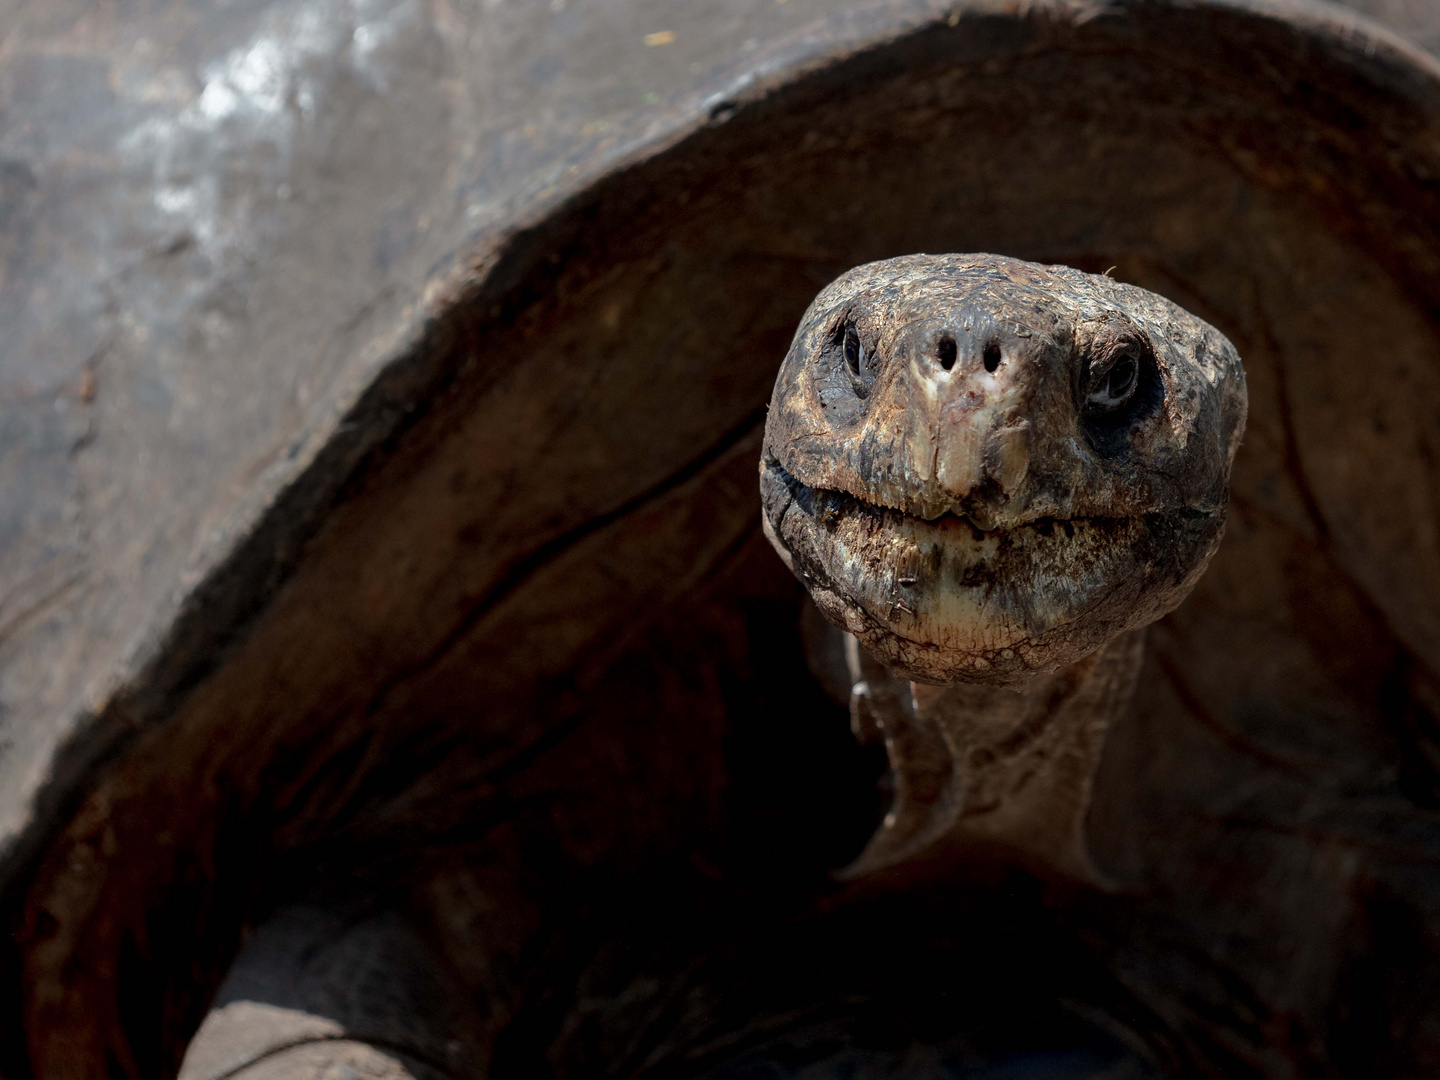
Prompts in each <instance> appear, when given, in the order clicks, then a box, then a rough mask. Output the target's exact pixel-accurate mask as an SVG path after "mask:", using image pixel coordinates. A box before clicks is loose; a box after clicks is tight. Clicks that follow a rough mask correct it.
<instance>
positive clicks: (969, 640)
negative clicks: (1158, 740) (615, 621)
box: [760, 255, 1246, 880]
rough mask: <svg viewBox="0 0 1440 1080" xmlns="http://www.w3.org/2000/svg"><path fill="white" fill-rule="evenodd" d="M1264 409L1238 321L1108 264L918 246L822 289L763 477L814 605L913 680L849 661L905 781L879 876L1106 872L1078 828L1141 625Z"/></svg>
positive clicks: (779, 386)
mask: <svg viewBox="0 0 1440 1080" xmlns="http://www.w3.org/2000/svg"><path fill="white" fill-rule="evenodd" d="M1245 409H1246V393H1245V376H1244V371H1243V369H1242V368H1241V366H1240V358H1239V356H1238V355H1237V354H1236V352H1235V349H1234V347H1233V346H1232V345H1231V344H1230V342H1229V341H1227V340H1226V339H1225V338H1224V336H1223V335H1221V334H1220V333H1219V331H1217V330H1215V329H1214V328H1213V327H1211V326H1209V325H1208V324H1206V323H1204V322H1202V321H1201V320H1199V319H1197V318H1195V317H1194V316H1193V315H1190V314H1189V313H1187V312H1185V311H1183V310H1181V309H1180V308H1178V307H1176V306H1175V305H1174V304H1172V303H1170V302H1169V301H1167V300H1165V299H1163V298H1162V297H1159V296H1156V295H1155V294H1153V293H1150V292H1147V291H1146V290H1144V289H1139V288H1136V287H1134V286H1130V285H1124V284H1121V283H1120V282H1117V281H1114V280H1112V279H1110V278H1108V277H1101V276H1095V275H1092V274H1085V273H1082V272H1080V271H1078V270H1073V269H1070V268H1069V267H1063V266H1039V265H1036V264H1034V263H1026V262H1020V261H1018V260H1014V259H1007V258H1002V257H998V256H993V255H912V256H907V257H904V258H898V259H891V260H887V261H885V262H878V263H871V264H869V265H866V266H861V267H857V268H856V269H854V270H852V271H850V272H849V273H847V274H845V275H843V276H842V277H840V278H839V279H838V280H837V281H835V282H834V283H833V284H831V285H830V286H829V287H827V288H826V289H825V290H824V291H822V292H821V293H820V295H819V296H818V297H816V299H815V301H814V303H812V304H811V306H810V308H809V310H808V311H807V312H806V313H805V317H804V319H803V320H802V322H801V324H800V328H799V330H798V331H797V332H796V335H795V339H794V342H793V343H792V345H791V347H790V352H789V354H788V355H787V356H786V358H785V362H784V364H783V365H782V367H781V369H780V374H779V377H778V378H777V380H776V383H775V392H774V396H773V397H772V400H771V405H770V414H769V419H768V422H767V424H766V429H765V448H764V453H763V457H762V460H761V466H760V488H761V495H762V499H763V502H764V525H765V530H766V533H767V535H768V536H769V537H770V539H771V541H772V543H774V545H775V547H776V549H777V551H779V552H780V554H781V556H782V557H783V558H784V559H785V560H786V562H787V563H788V564H789V565H790V567H791V568H792V569H793V570H794V572H795V573H796V574H797V575H798V576H799V577H800V579H801V580H802V581H803V582H804V583H805V585H806V587H807V589H809V591H810V594H811V596H812V597H813V598H814V600H815V602H816V604H817V605H818V606H819V608H820V610H821V611H822V612H823V613H824V614H825V616H826V617H827V618H828V619H829V620H830V621H831V622H832V623H834V624H835V625H836V626H838V627H840V628H841V629H843V630H845V631H847V632H848V633H850V634H852V635H854V637H855V638H856V639H857V640H858V642H859V644H860V645H862V646H863V647H864V649H865V650H866V651H868V653H870V654H872V655H873V656H874V657H875V658H876V659H878V660H879V661H880V663H882V664H883V665H884V667H885V668H886V669H888V671H889V672H890V673H891V676H890V677H891V678H892V680H898V681H899V683H900V684H902V685H903V684H904V683H906V682H909V683H913V684H916V685H911V686H909V687H908V688H905V690H904V691H903V692H902V691H901V689H900V687H897V686H892V687H891V688H889V689H887V690H885V691H884V692H881V691H880V690H879V689H878V688H879V684H880V681H881V680H883V679H884V676H878V677H877V676H876V674H875V672H873V671H872V672H871V673H870V674H869V677H865V676H866V673H865V672H864V671H863V670H862V668H863V664H861V665H858V666H857V664H852V673H853V674H854V675H855V678H856V680H857V681H856V687H857V689H856V693H857V705H856V708H857V710H858V711H857V716H858V715H859V713H860V712H865V713H867V714H870V715H872V718H873V722H874V726H875V727H877V728H878V729H880V731H881V732H883V734H884V736H885V738H886V742H887V746H888V748H889V750H890V753H891V760H892V764H893V765H894V767H895V770H896V774H897V792H898V794H897V799H896V805H895V806H894V807H892V812H891V814H890V817H889V818H888V819H887V825H886V829H885V830H882V833H881V834H880V835H878V836H877V837H876V840H875V841H874V842H872V844H871V847H870V849H868V850H867V853H866V855H865V856H864V857H863V858H862V860H861V863H860V868H861V869H865V868H871V867H874V866H879V865H885V864H888V863H891V862H895V861H898V860H900V859H902V858H905V857H908V855H910V854H913V853H915V852H916V851H918V850H920V849H922V848H924V847H926V846H929V845H930V844H933V843H935V842H937V841H938V840H939V839H941V838H943V837H945V836H949V835H954V834H956V833H968V834H970V835H973V836H984V837H986V838H987V839H988V840H990V841H998V842H1000V843H1002V844H1005V843H1008V844H1010V845H1011V846H1012V847H1015V848H1017V849H1020V850H1022V851H1023V852H1025V853H1028V855H1029V856H1030V861H1032V862H1035V863H1039V864H1042V865H1043V866H1045V867H1048V868H1050V869H1054V870H1057V871H1058V872H1061V873H1063V874H1065V875H1066V876H1070V877H1077V876H1078V877H1082V878H1089V879H1092V880H1094V879H1097V877H1098V875H1097V874H1096V873H1095V872H1094V871H1093V868H1092V867H1091V866H1090V864H1089V860H1088V857H1087V856H1086V855H1085V853H1084V850H1083V841H1082V839H1081V838H1080V833H1081V825H1082V823H1083V815H1084V810H1085V806H1086V804H1087V802H1088V797H1089V783H1090V776H1091V774H1092V772H1093V768H1094V763H1095V760H1096V759H1097V757H1098V754H1099V751H1100V746H1101V743H1102V741H1103V734H1104V729H1105V726H1106V725H1107V724H1108V722H1109V721H1110V719H1111V718H1112V717H1113V716H1114V715H1115V714H1116V713H1118V711H1119V710H1120V709H1122V708H1124V707H1125V705H1126V704H1127V703H1128V700H1129V696H1130V688H1132V687H1133V684H1134V678H1135V672H1136V669H1137V668H1138V664H1139V658H1140V655H1141V653H1140V642H1139V636H1138V631H1139V630H1141V629H1142V628H1143V627H1145V626H1146V625H1148V624H1149V623H1152V622H1154V621H1155V620H1156V619H1158V618H1160V617H1161V616H1163V615H1165V614H1166V613H1167V612H1169V611H1171V610H1173V609H1174V608H1175V607H1176V605H1178V604H1179V603H1180V602H1181V601H1182V600H1183V599H1184V598H1185V596H1186V595H1187V594H1188V593H1189V591H1190V590H1191V588H1192V587H1193V586H1194V584H1195V582H1196V581H1197V580H1198V579H1199V577H1200V575H1201V574H1202V573H1203V572H1204V570H1205V566H1206V564H1207V563H1208V562H1209V560H1210V557H1211V556H1212V555H1213V554H1214V552H1215V550H1216V548H1217V547H1218V545H1219V543H1220V539H1221V536H1222V534H1223V532H1224V528H1225V511H1226V504H1227V499H1228V485H1229V477H1230V465H1231V462H1232V461H1233V459H1234V456H1235V450H1236V448H1237V447H1238V445H1239V442H1240V437H1241V434H1242V432H1243V429H1244V423H1245ZM925 684H931V685H929V686H927V685H925ZM960 684H964V685H960ZM977 684H978V685H977ZM946 686H951V687H953V689H952V690H951V691H943V690H936V689H934V687H946ZM1000 687H1013V688H1016V689H1020V690H1021V691H1022V694H1021V697H1020V698H1018V699H1017V698H1016V696H1015V695H1014V694H1013V693H1009V692H1008V691H1004V693H1007V694H1008V696H1006V697H996V696H994V693H992V692H988V691H987V690H986V688H1000ZM995 692H997V693H998V692H1001V691H998V690H997V691H995ZM867 696H868V697H867ZM861 698H867V700H868V701H869V704H866V703H864V702H862V701H861V700H860V699H861ZM1007 717H1008V718H1009V719H1006V718H1007ZM991 744H993V745H991ZM925 747H928V749H917V748H925ZM907 748H908V749H907ZM1007 778H1008V779H1007ZM907 791H908V792H911V794H908V795H907ZM916 792H924V794H915V793H916ZM967 808H968V809H967ZM967 815H968V820H967ZM977 815H981V816H984V817H985V821H984V822H979V819H978V817H977ZM1005 823H1008V824H1005Z"/></svg>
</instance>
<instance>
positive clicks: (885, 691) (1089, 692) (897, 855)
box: [811, 629, 1145, 888]
mask: <svg viewBox="0 0 1440 1080" xmlns="http://www.w3.org/2000/svg"><path fill="white" fill-rule="evenodd" d="M1144 638H1145V631H1144V630H1143V629H1140V630H1132V631H1130V632H1128V633H1126V634H1122V635H1121V636H1120V637H1118V638H1115V639H1114V640H1113V641H1110V642H1109V643H1107V644H1106V645H1105V646H1104V647H1103V648H1101V649H1099V650H1097V651H1096V652H1094V653H1093V654H1091V655H1090V656H1087V657H1086V658H1084V659H1083V660H1080V661H1078V662H1076V663H1074V664H1071V665H1069V666H1067V667H1065V668H1062V669H1061V670H1059V671H1056V672H1052V673H1050V674H1047V675H1044V676H1041V677H1039V678H1036V679H1034V680H1033V681H1031V682H1030V683H1027V684H1026V685H1024V686H1022V687H1020V688H1018V689H1012V688H1010V687H996V686H986V685H983V684H975V683H956V684H954V685H951V686H931V685H928V684H925V683H915V682H911V681H909V680H908V679H904V678H900V677H897V676H895V675H893V674H891V673H890V671H889V670H888V669H887V668H886V667H885V666H884V665H883V664H881V663H880V662H879V661H878V660H876V659H875V658H874V656H872V655H871V654H870V653H869V652H868V651H867V650H866V649H865V648H864V647H863V646H862V645H860V643H859V642H858V641H856V639H855V637H854V636H853V635H851V634H844V633H840V632H838V631H837V632H835V633H834V635H833V637H830V638H829V639H826V640H823V641H822V642H821V643H816V644H814V645H812V649H814V648H825V649H831V650H841V651H843V653H844V663H845V666H846V669H847V670H848V672H849V677H850V683H851V686H850V726H851V729H852V730H853V731H854V733H855V736H856V738H857V739H859V740H860V741H861V742H873V741H876V740H883V741H884V743H885V751H886V754H887V756H888V757H889V759H890V766H891V770H892V776H893V784H894V794H893V797H892V801H891V805H890V808H889V811H888V812H887V813H886V815H885V820H884V822H883V823H882V825H881V827H880V829H879V830H878V831H877V832H876V833H875V835H874V836H873V837H872V838H871V839H870V842H869V843H868V844H867V845H866V847H865V850H864V851H863V852H862V853H861V855H860V856H859V858H857V859H856V860H855V861H854V862H853V863H852V864H851V865H850V866H848V867H846V868H845V870H844V871H843V872H842V876H844V877H846V878H858V877H862V876H864V875H867V874H870V873H873V872H876V871H879V870H884V869H886V868H888V867H891V866H895V865H897V864H900V863H904V862H907V861H909V860H911V859H913V858H916V857H917V856H920V855H923V854H925V853H927V852H931V851H935V850H945V849H949V848H954V849H956V850H958V851H961V852H964V851H967V850H968V851H983V852H987V853H989V854H991V855H992V856H994V855H998V856H999V857H1001V858H1006V859H1009V860H1011V861H1014V862H1016V863H1019V864H1020V865H1023V866H1025V867H1026V868H1027V869H1029V870H1031V871H1032V872H1034V873H1036V874H1038V875H1040V876H1041V877H1046V878H1052V879H1060V880H1066V881H1072V882H1078V883H1082V884H1086V885H1091V886H1095V887H1099V888H1108V887H1109V886H1110V884H1111V883H1110V882H1109V881H1108V879H1107V878H1106V877H1105V875H1104V874H1103V873H1102V872H1101V871H1100V870H1099V869H1098V868H1097V867H1096V865H1095V863H1094V861H1093V860H1092V859H1091V857H1090V852H1089V850H1088V848H1087V847H1086V843H1085V814H1086V811H1087V810H1088V808H1089V805H1090V793H1091V787H1092V784H1093V781H1094V775H1095V769H1096V766H1097V765H1098V764H1099V761H1100V754H1101V751H1102V749H1103V748H1104V744H1105V736H1106V732H1107V731H1108V729H1109V727H1110V723H1111V720H1112V718H1114V717H1116V716H1119V715H1120V714H1121V713H1122V712H1123V711H1124V710H1125V708H1126V707H1127V706H1128V705H1129V703H1130V701H1131V699H1132V698H1133V697H1134V693H1135V685H1136V680H1137V677H1138V675H1139V671H1140V664H1141V660H1142V658H1143V653H1144ZM811 664H812V666H813V667H817V668H819V667H824V666H827V665H828V666H829V668H830V669H831V670H834V667H835V662H834V659H832V658H829V657H821V656H812V659H811Z"/></svg>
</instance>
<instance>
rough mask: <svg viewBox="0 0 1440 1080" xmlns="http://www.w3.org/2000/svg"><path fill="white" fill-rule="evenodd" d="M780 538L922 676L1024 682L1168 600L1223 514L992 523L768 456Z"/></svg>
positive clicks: (830, 601)
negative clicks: (903, 504) (922, 514)
mask: <svg viewBox="0 0 1440 1080" xmlns="http://www.w3.org/2000/svg"><path fill="white" fill-rule="evenodd" d="M761 487H762V496H763V498H764V503H765V514H766V522H767V526H768V529H769V531H770V533H771V534H772V539H773V541H774V543H775V544H776V546H777V547H778V548H780V549H781V551H782V554H785V555H786V557H787V558H788V559H789V561H790V562H791V565H792V569H793V570H794V571H795V572H796V574H797V575H798V576H799V577H800V579H801V580H802V581H803V582H804V583H805V585H806V587H807V589H809V591H810V593H811V595H812V597H814V598H815V601H816V603H817V604H818V605H819V607H820V609H821V611H823V612H825V614H826V615H827V616H828V617H829V618H830V619H831V621H832V622H835V623H836V624H837V625H839V626H841V627H842V628H843V629H846V630H848V631H849V632H850V633H853V634H855V635H856V637H857V638H858V639H859V640H860V642H861V644H863V645H864V646H865V647H866V648H868V649H870V650H871V651H872V652H873V653H875V655H876V656H877V657H879V658H880V659H881V660H882V661H883V662H884V663H886V664H887V665H888V666H889V667H891V669H892V670H895V671H898V672H901V673H903V674H905V675H906V676H907V677H909V678H912V679H916V680H918V681H924V682H941V683H943V682H953V681H956V680H957V679H964V680H967V681H988V682H996V683H1013V682H1016V681H1019V680H1022V679H1024V678H1028V677H1029V675H1030V674H1033V673H1034V672H1036V671H1039V670H1055V669H1057V668H1058V667H1061V666H1063V665H1064V664H1067V663H1073V662H1074V661H1076V660H1078V659H1080V658H1081V657H1083V656H1085V655H1088V654H1089V653H1090V652H1093V651H1094V650H1095V649H1096V648H1099V647H1100V646H1101V645H1103V644H1104V643H1105V642H1106V641H1108V640H1109V639H1110V638H1112V637H1114V636H1116V635H1117V634H1119V633H1122V632H1124V631H1126V630H1129V629H1133V628H1135V627H1137V626H1143V625H1145V624H1146V623H1149V622H1153V621H1154V620H1155V619H1157V618H1159V617H1160V616H1161V615H1163V614H1165V613H1166V612H1167V611H1170V610H1171V609H1173V608H1174V606H1175V605H1176V604H1177V603H1179V601H1180V600H1181V599H1182V598H1183V597H1184V595H1185V593H1187V592H1188V591H1189V588H1190V586H1191V584H1193V582H1194V580H1195V578H1196V577H1198V575H1199V573H1200V572H1201V571H1202V570H1203V568H1204V565H1205V563H1206V561H1208V557H1209V554H1210V553H1211V552H1212V551H1213V549H1214V546H1215V544H1216V543H1217V542H1218V539H1219V536H1220V534H1221V532H1222V531H1223V527H1224V517H1223V514H1222V515H1219V516H1216V517H1211V516H1209V515H1205V516H1203V517H1197V516H1195V514H1194V513H1193V512H1191V513H1187V512H1185V511H1170V512H1156V513H1146V514H1139V515H1127V516H1117V517H1076V518H1070V519H1066V520H1058V519H1053V518H1042V519H1037V520H1034V521H1031V522H1027V523H1025V524H1022V525H1016V526H1009V527H1007V528H1004V529H993V530H990V531H985V530H982V529H980V528H978V527H977V526H976V525H975V524H974V523H973V522H971V521H969V520H968V519H966V518H963V517H960V516H957V515H954V514H946V515H943V516H942V517H940V518H938V519H936V520H927V519H924V518H919V517H915V516H913V515H909V514H905V513H904V512H902V511H898V510H894V509H891V508H888V507H883V506H876V505H874V504H872V503H869V502H866V501H865V500H863V499H859V498H856V497H854V496H853V495H849V494H845V493H841V492H833V491H825V490H823V489H818V488H812V487H809V486H808V485H806V484H803V483H801V482H800V481H799V480H797V479H796V478H795V477H794V476H793V475H791V474H790V473H788V472H787V471H786V470H785V469H784V468H783V467H782V466H780V465H779V464H778V463H776V462H773V461H769V460H767V461H766V464H765V472H764V477H763V481H762V485H761Z"/></svg>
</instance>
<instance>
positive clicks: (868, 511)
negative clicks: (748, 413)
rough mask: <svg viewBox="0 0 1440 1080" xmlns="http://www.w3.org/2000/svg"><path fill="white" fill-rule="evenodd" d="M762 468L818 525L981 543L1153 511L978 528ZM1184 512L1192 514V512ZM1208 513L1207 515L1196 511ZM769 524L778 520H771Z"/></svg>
mask: <svg viewBox="0 0 1440 1080" xmlns="http://www.w3.org/2000/svg"><path fill="white" fill-rule="evenodd" d="M765 468H766V469H767V470H768V471H769V472H770V473H771V474H773V476H774V477H775V479H777V480H779V481H780V483H781V484H783V485H784V486H785V489H786V491H787V492H789V495H790V500H791V502H792V503H793V504H794V505H796V506H798V507H799V508H800V510H801V511H802V512H803V513H804V514H806V515H807V516H809V517H812V518H814V519H815V521H817V522H818V523H819V524H821V525H833V524H834V523H836V522H837V521H839V520H840V519H841V518H842V517H844V516H846V515H848V514H864V515H868V516H870V517H871V518H873V519H875V520H876V521H877V522H886V521H888V522H892V523H898V522H902V521H903V522H910V523H914V524H917V525H918V524H924V525H930V526H934V527H937V528H940V529H944V530H946V531H950V530H956V532H955V538H956V539H960V538H965V537H967V532H966V530H968V539H970V540H972V541H974V542H975V543H983V542H985V541H987V540H989V541H994V540H997V539H1001V538H1003V537H1005V536H1010V535H1016V534H1019V533H1022V532H1034V533H1036V534H1037V535H1039V536H1042V537H1046V538H1048V537H1051V536H1054V535H1056V534H1059V535H1063V536H1064V537H1065V538H1066V539H1067V540H1073V539H1075V537H1076V535H1077V531H1078V530H1079V529H1082V528H1086V529H1093V528H1106V527H1107V526H1115V525H1118V524H1119V523H1122V522H1128V521H1133V520H1135V519H1136V518H1137V517H1140V518H1146V517H1153V516H1154V515H1148V514H1147V515H1113V516H1101V515H1087V516H1083V517H1074V518H1058V517H1037V518H1034V519H1032V520H1030V521H1022V522H1017V523H1015V524H1011V525H1005V526H991V527H990V528H982V527H981V526H980V525H979V524H978V523H976V521H975V520H974V519H973V518H971V517H970V516H968V515H967V514H964V513H961V512H960V511H958V510H954V509H951V510H946V511H944V512H943V513H940V514H936V515H933V516H929V517H927V516H925V515H921V514H915V513H912V512H910V511H908V510H905V509H902V508H900V507H896V506H888V505H886V504H885V503H883V502H880V501H878V500H875V499H873V498H870V499H867V498H861V497H860V496H857V495H853V494H851V493H850V492H848V491H837V490H833V489H828V488H820V487H811V486H809V485H808V484H805V483H803V482H802V481H800V480H799V479H797V478H796V477H795V476H794V475H793V474H791V473H790V472H789V471H788V470H787V469H786V468H785V466H783V465H781V464H780V462H779V461H777V460H775V459H774V458H767V459H766V460H765ZM1188 516H1195V514H1194V513H1191V514H1189V515H1188ZM1200 516H1208V515H1200ZM771 524H772V525H774V524H778V522H772V523H771Z"/></svg>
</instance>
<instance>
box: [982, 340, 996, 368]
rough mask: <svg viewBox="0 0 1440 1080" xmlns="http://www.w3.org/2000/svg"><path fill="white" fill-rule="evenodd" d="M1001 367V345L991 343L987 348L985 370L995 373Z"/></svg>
mask: <svg viewBox="0 0 1440 1080" xmlns="http://www.w3.org/2000/svg"><path fill="white" fill-rule="evenodd" d="M999 366H1000V345H999V343H998V342H994V341H992V342H990V344H989V345H986V346H985V370H986V371H989V372H994V370H995V369H996V368H998V367H999Z"/></svg>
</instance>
